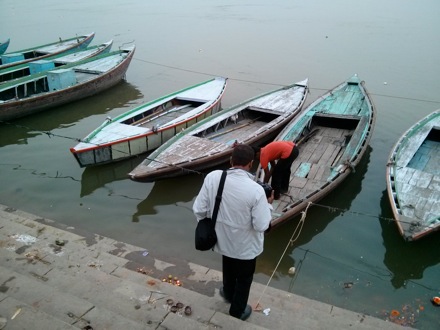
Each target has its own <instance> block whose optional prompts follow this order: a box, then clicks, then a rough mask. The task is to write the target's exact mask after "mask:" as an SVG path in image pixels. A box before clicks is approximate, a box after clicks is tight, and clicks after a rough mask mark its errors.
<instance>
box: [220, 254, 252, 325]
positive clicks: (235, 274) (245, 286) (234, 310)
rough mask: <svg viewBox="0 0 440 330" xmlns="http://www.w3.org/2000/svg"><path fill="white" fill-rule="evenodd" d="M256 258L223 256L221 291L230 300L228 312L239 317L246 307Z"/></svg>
mask: <svg viewBox="0 0 440 330" xmlns="http://www.w3.org/2000/svg"><path fill="white" fill-rule="evenodd" d="M256 263H257V258H254V259H251V260H240V259H234V258H229V257H226V256H223V263H222V264H223V266H222V267H223V292H224V294H225V298H226V299H228V300H229V301H230V302H231V307H230V308H229V314H230V315H231V316H234V317H237V318H240V317H241V314H242V313H243V312H244V309H245V308H246V305H247V302H248V298H249V292H250V290H251V284H252V280H253V278H254V273H255V265H256Z"/></svg>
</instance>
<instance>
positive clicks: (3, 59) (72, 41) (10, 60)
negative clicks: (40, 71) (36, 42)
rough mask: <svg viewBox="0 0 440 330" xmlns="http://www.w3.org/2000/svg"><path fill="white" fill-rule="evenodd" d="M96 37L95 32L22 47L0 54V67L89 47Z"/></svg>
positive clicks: (3, 67)
mask: <svg viewBox="0 0 440 330" xmlns="http://www.w3.org/2000/svg"><path fill="white" fill-rule="evenodd" d="M94 37H95V33H94V32H92V33H90V34H85V35H81V36H76V37H72V38H68V39H61V38H59V40H58V41H55V42H52V43H49V44H45V45H41V46H34V47H31V48H27V49H21V50H17V51H14V52H10V53H4V54H2V55H1V56H0V69H5V68H8V67H10V66H13V65H17V64H23V63H26V62H30V61H35V60H41V59H43V58H46V57H49V56H53V55H56V54H61V53H65V52H70V51H75V50H78V49H82V48H85V47H87V46H88V45H89V44H90V43H91V42H92V40H93V38H94Z"/></svg>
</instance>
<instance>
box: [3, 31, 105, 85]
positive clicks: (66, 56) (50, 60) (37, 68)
mask: <svg viewBox="0 0 440 330" xmlns="http://www.w3.org/2000/svg"><path fill="white" fill-rule="evenodd" d="M112 44H113V41H112V40H110V41H107V42H105V43H103V44H100V45H95V46H91V47H87V48H85V49H80V50H77V51H74V52H68V53H60V54H57V55H53V56H50V57H47V58H45V59H42V60H35V61H31V62H27V63H23V64H17V65H14V66H10V67H8V68H5V69H0V83H4V82H7V81H9V80H12V79H18V78H21V77H25V76H29V75H30V74H32V73H37V72H41V71H47V70H53V69H55V68H59V67H61V66H63V65H65V64H69V63H74V62H79V61H81V60H84V59H87V58H91V57H93V56H96V55H99V54H101V53H108V52H110V49H111V47H112Z"/></svg>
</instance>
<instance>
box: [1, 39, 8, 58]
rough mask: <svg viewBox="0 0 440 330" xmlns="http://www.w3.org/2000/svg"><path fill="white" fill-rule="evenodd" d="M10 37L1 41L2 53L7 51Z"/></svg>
mask: <svg viewBox="0 0 440 330" xmlns="http://www.w3.org/2000/svg"><path fill="white" fill-rule="evenodd" d="M9 41H10V39H6V40H5V41H2V42H0V55H1V54H3V53H4V52H6V49H8V46H9Z"/></svg>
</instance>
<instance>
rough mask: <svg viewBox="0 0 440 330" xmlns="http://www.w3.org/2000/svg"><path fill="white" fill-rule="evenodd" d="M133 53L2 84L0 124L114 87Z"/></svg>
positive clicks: (113, 54) (104, 56) (128, 50)
mask: <svg viewBox="0 0 440 330" xmlns="http://www.w3.org/2000/svg"><path fill="white" fill-rule="evenodd" d="M134 51H135V47H134V46H131V47H128V48H125V49H122V50H117V51H113V52H110V53H107V54H100V55H97V56H95V57H92V58H89V59H85V60H82V61H79V62H76V63H72V64H67V65H65V66H63V67H62V69H57V70H52V71H43V72H40V73H35V74H33V75H30V76H28V77H23V78H19V79H14V80H11V81H9V82H6V83H4V84H1V85H0V120H11V119H16V118H20V117H24V116H27V115H30V114H34V113H37V112H39V111H42V110H45V109H48V108H52V107H55V106H59V105H62V104H65V103H68V102H71V101H76V100H79V99H82V98H85V97H88V96H91V95H95V94H97V93H99V92H101V91H103V90H106V89H108V88H110V87H112V86H114V85H116V84H117V83H118V82H120V81H121V80H122V79H123V78H124V76H125V73H126V71H127V69H128V65H129V64H130V61H131V59H132V58H133V54H134Z"/></svg>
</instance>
